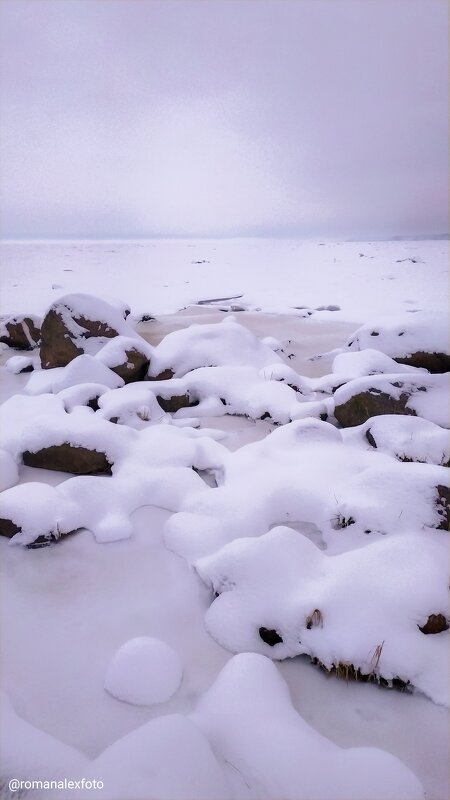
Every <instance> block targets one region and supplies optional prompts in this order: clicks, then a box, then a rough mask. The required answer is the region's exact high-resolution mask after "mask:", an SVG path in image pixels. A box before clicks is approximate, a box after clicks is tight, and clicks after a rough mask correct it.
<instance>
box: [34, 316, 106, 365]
mask: <svg viewBox="0 0 450 800" xmlns="http://www.w3.org/2000/svg"><path fill="white" fill-rule="evenodd" d="M63 309H64V312H63ZM63 313H64V316H65V315H67V314H68V315H69V316H70V329H69V328H68V326H67V324H66V322H65V320H64V316H63ZM117 335H118V333H117V331H116V330H114V328H111V327H110V326H109V325H108V323H107V322H102V321H100V320H94V321H93V320H89V319H85V317H83V316H80V315H78V316H77V315H76V312H74V311H72V310H71V309H70V308H68V307H67V306H61V305H60V304H59V306H58V304H56V305H55V306H54V307H52V308H50V309H49V311H48V312H47V314H46V315H45V317H44V319H43V322H42V325H41V365H42V369H51V368H53V367H65V366H66V364H68V363H69V362H70V361H72V360H73V359H74V358H76V357H77V356H79V355H81V354H82V353H83V352H84V349H83V341H84V340H86V339H91V338H93V337H106V338H109V339H110V338H112V337H114V336H117Z"/></svg>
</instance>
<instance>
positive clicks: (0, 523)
mask: <svg viewBox="0 0 450 800" xmlns="http://www.w3.org/2000/svg"><path fill="white" fill-rule="evenodd" d="M21 530H22V528H20V526H19V525H16V523H15V522H13V521H12V520H11V519H0V536H7V537H8V539H11V538H12V537H13V536H15V535H16V533H19V532H20V531H21Z"/></svg>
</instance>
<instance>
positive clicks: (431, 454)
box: [342, 414, 450, 467]
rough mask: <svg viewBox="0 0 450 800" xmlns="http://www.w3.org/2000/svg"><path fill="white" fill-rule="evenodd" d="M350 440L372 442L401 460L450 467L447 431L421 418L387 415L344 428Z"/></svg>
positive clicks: (371, 444) (344, 434) (449, 445)
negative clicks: (354, 426)
mask: <svg viewBox="0 0 450 800" xmlns="http://www.w3.org/2000/svg"><path fill="white" fill-rule="evenodd" d="M342 435H343V437H344V441H345V442H347V443H359V444H361V445H366V443H368V444H370V446H371V447H376V448H378V450H381V451H382V452H383V453H389V454H390V455H392V456H395V458H398V459H399V460H400V461H421V462H423V463H426V464H437V465H440V466H444V467H448V466H450V437H449V433H448V430H446V429H445V428H441V427H440V426H439V425H435V424H434V422H430V421H429V420H427V419H422V417H412V416H403V415H401V414H384V415H382V416H378V417H372V418H371V419H369V420H367V422H365V423H364V424H363V425H360V426H359V427H357V428H346V429H344V430H343V431H342Z"/></svg>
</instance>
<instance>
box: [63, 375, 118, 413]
mask: <svg viewBox="0 0 450 800" xmlns="http://www.w3.org/2000/svg"><path fill="white" fill-rule="evenodd" d="M109 391H114V389H113V390H110V389H109V387H108V386H105V384H104V383H77V384H76V385H75V386H69V387H68V388H67V389H62V390H61V391H60V392H58V397H59V398H60V400H62V402H63V405H64V408H65V410H66V411H67V412H68V413H69V414H70V412H71V411H73V410H74V408H76V407H77V406H89V407H90V408H92V410H95V409H96V408H98V400H99V398H100V397H101V396H102V395H103V394H105V392H109Z"/></svg>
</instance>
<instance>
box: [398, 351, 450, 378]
mask: <svg viewBox="0 0 450 800" xmlns="http://www.w3.org/2000/svg"><path fill="white" fill-rule="evenodd" d="M394 361H397V363H398V364H406V366H408V367H422V368H423V369H427V370H428V372H432V373H439V372H450V355H448V353H426V352H424V351H423V350H418V351H417V352H416V353H412V354H411V355H409V356H403V357H402V358H395V359H394Z"/></svg>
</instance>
